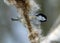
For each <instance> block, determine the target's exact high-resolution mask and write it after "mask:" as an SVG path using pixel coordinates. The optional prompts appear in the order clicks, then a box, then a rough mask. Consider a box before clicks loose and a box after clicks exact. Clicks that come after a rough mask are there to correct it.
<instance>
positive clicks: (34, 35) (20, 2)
mask: <svg viewBox="0 0 60 43" xmlns="http://www.w3.org/2000/svg"><path fill="white" fill-rule="evenodd" d="M8 1H9V2H10V3H13V5H15V6H16V8H17V10H18V11H19V10H20V9H22V11H23V17H24V19H25V21H26V25H27V27H28V30H29V33H30V34H29V39H30V41H31V43H38V39H39V34H38V32H37V31H35V30H34V29H33V28H32V25H31V23H30V19H29V15H28V14H29V10H30V3H29V0H8ZM19 8H20V9H19Z"/></svg>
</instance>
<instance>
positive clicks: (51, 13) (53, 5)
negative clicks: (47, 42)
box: [0, 0, 60, 42]
mask: <svg viewBox="0 0 60 43" xmlns="http://www.w3.org/2000/svg"><path fill="white" fill-rule="evenodd" d="M36 2H37V3H38V4H39V5H40V7H41V11H40V12H43V13H44V14H45V15H46V16H47V22H44V23H41V27H42V30H43V32H42V34H43V35H44V36H46V35H47V34H48V33H49V32H51V31H53V30H54V29H55V28H56V27H57V26H58V25H60V0H36ZM7 8H8V9H10V8H9V7H7V5H6V4H5V3H4V2H3V0H0V39H1V40H3V39H2V37H3V36H4V34H5V33H4V31H5V30H8V29H7V28H10V26H11V24H10V22H9V18H10V17H9V18H8V17H7V16H8V15H7V14H6V11H7ZM12 9H13V8H12ZM11 12H12V10H11ZM15 12H16V11H15ZM11 15H12V14H11ZM16 16H17V15H16ZM14 17H15V16H14ZM4 29H5V30H4ZM6 32H7V31H6ZM9 32H10V30H9ZM25 32H26V31H25ZM25 34H27V33H25ZM10 37H11V36H10ZM1 40H0V42H1ZM26 40H27V39H26Z"/></svg>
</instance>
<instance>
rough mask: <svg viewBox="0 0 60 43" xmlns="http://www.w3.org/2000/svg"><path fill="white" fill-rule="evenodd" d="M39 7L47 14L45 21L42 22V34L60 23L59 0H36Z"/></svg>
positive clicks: (45, 33)
mask: <svg viewBox="0 0 60 43" xmlns="http://www.w3.org/2000/svg"><path fill="white" fill-rule="evenodd" d="M36 1H37V3H38V4H39V5H40V7H41V12H43V13H44V14H45V15H46V16H47V22H45V23H42V24H41V25H42V29H43V35H44V36H46V35H47V34H48V33H49V32H50V31H52V30H54V28H56V27H57V26H58V25H60V0H36Z"/></svg>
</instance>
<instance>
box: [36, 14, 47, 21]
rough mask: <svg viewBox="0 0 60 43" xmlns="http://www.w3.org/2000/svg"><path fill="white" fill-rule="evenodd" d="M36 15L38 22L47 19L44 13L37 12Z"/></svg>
mask: <svg viewBox="0 0 60 43" xmlns="http://www.w3.org/2000/svg"><path fill="white" fill-rule="evenodd" d="M36 16H37V19H38V20H39V21H40V22H46V21H47V17H46V15H44V14H43V13H38V14H37V15H36Z"/></svg>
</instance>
